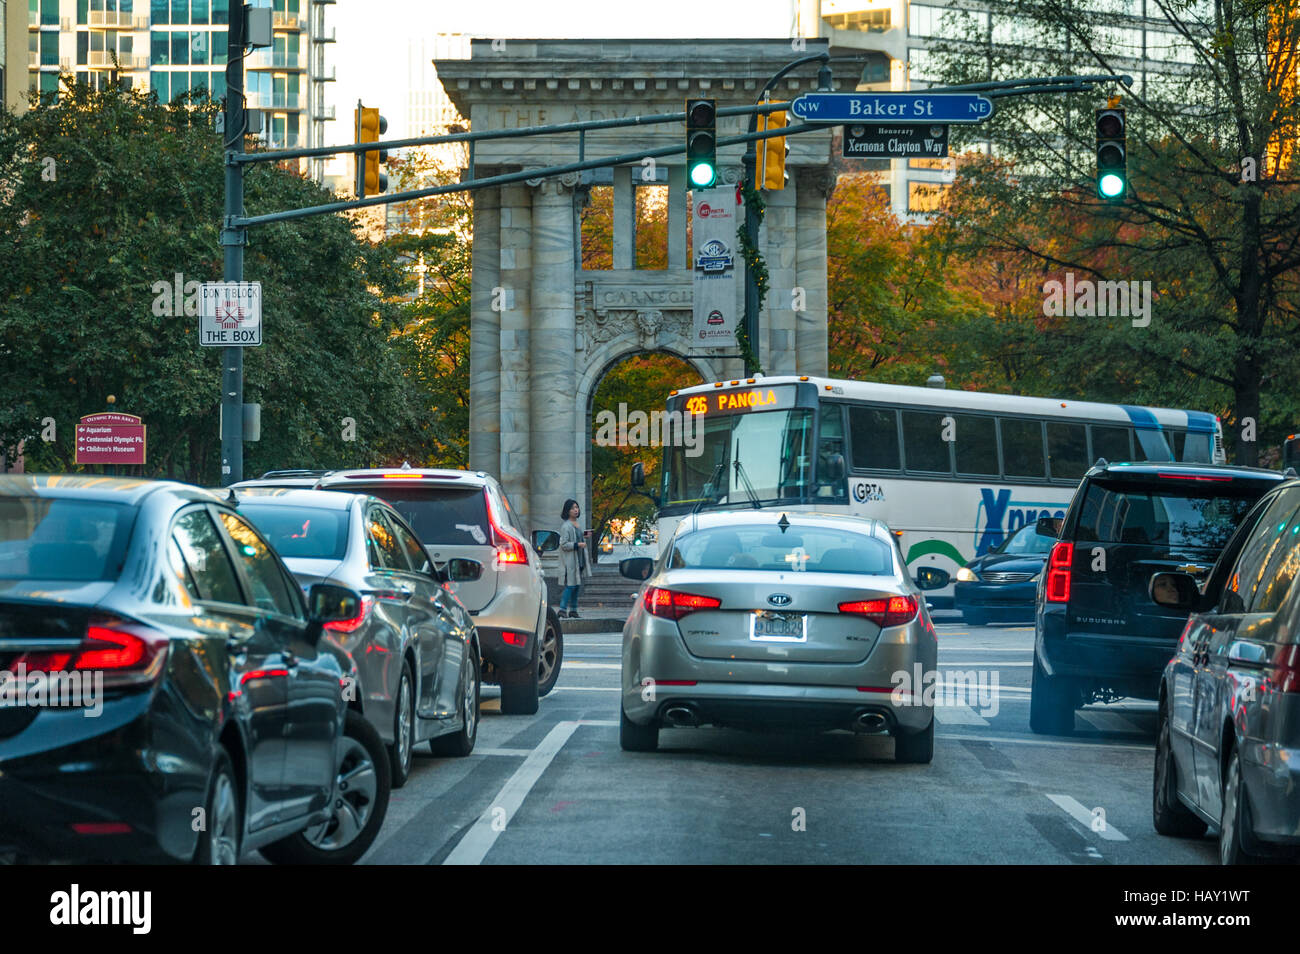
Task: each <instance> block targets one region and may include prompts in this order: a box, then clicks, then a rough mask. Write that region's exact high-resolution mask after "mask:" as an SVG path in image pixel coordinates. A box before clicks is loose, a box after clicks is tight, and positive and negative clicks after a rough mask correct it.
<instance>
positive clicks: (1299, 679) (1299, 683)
mask: <svg viewBox="0 0 1300 954" xmlns="http://www.w3.org/2000/svg"><path fill="white" fill-rule="evenodd" d="M1266 671H1267V672H1268V684H1269V685H1270V686H1272V688H1273V689H1275V690H1276V691H1278V692H1300V645H1296V644H1294V643H1293V644H1292V645H1290V646H1280V647H1278V650H1277V653H1276V654H1275V655H1274V656H1273V664H1272V666H1270V667H1269V668H1268V670H1266Z"/></svg>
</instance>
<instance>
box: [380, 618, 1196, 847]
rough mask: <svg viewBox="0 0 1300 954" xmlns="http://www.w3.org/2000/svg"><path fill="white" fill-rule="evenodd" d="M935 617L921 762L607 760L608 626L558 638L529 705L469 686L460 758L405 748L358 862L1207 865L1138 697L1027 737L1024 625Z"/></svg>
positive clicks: (851, 748)
mask: <svg viewBox="0 0 1300 954" xmlns="http://www.w3.org/2000/svg"><path fill="white" fill-rule="evenodd" d="M938 628H939V640H940V642H939V664H940V669H941V671H942V672H943V673H944V676H943V677H942V679H943V682H944V684H945V685H947V686H955V687H957V688H953V689H948V690H940V695H939V697H938V701H939V702H940V703H941V704H940V705H938V706H937V708H936V713H937V716H936V717H937V718H938V719H939V720H940V721H939V724H938V727H937V734H936V741H935V754H934V762H933V763H932V764H930V765H924V766H917V765H896V764H894V762H893V760H892V755H893V741H892V740H891V739H890V738H888V737H887V736H886V737H862V736H852V735H849V734H847V733H843V734H841V733H832V734H827V735H820V736H810V735H762V734H754V733H748V732H740V731H733V730H724V729H715V728H702V729H689V728H683V729H666V730H664V731H662V732H661V733H660V751H659V752H657V753H649V754H639V753H626V752H623V751H622V750H621V749H620V748H619V744H618V722H617V719H618V691H617V689H618V685H619V668H620V665H619V647H620V635H619V634H618V633H600V634H589V635H568V636H566V638H565V660H564V667H563V671H562V674H561V677H560V682H559V684H558V685H557V686H556V688H555V690H554V691H552V693H551V694H550V695H548V696H547V697H546V698H544V699H542V701H541V708H540V711H539V712H538V713H537V715H535V716H527V717H525V716H503V715H501V714H500V711H499V701H498V697H497V694H496V691H495V690H494V689H493V688H492V687H485V689H484V706H483V720H482V725H481V728H480V730H479V737H478V745H477V748H476V749H475V752H474V754H473V755H471V756H470V757H468V758H464V759H446V758H434V757H432V756H430V755H429V754H428V752H427V748H426V747H424V746H421V747H420V748H419V749H417V755H416V764H415V768H414V770H413V773H412V777H411V779H410V781H409V782H408V783H407V784H406V786H405V787H404V788H402V789H401V790H399V791H396V792H394V793H393V797H392V801H391V804H390V806H389V814H388V818H387V820H386V821H385V824H384V828H383V830H382V831H381V833H380V836H379V838H378V839H377V840H376V842H375V845H374V846H373V847H372V848H371V850H370V852H369V853H368V854H367V856H366V857H365V859H363V862H365V863H375V864H449V863H450V864H456V863H468V864H530V863H546V864H564V863H620V864H626V863H651V864H653V863H677V864H680V863H697V862H698V863H740V864H751V863H786V864H788V863H810V862H811V863H854V864H862V863H867V864H879V863H892V862H899V863H913V864H1163V863H1179V864H1213V863H1215V861H1216V852H1215V843H1214V841H1213V840H1212V838H1211V837H1206V838H1202V839H1198V840H1192V841H1183V840H1178V839H1171V838H1163V837H1161V836H1160V835H1157V834H1156V833H1155V831H1154V830H1153V829H1152V827H1151V773H1152V760H1153V741H1154V734H1155V711H1154V706H1153V705H1152V704H1149V703H1139V702H1122V703H1118V704H1115V705H1110V706H1091V707H1089V708H1087V709H1084V710H1081V711H1080V713H1079V714H1078V717H1077V719H1076V723H1077V725H1076V732H1075V734H1074V735H1073V736H1071V737H1069V738H1055V737H1044V736H1037V735H1034V734H1032V733H1031V732H1030V731H1029V679H1030V665H1031V660H1032V647H1033V631H1032V629H1031V628H1030V627H1027V626H1008V627H992V626H990V627H975V628H970V627H966V626H964V625H960V624H956V623H941V624H939V627H938ZM961 674H970V675H966V676H963V675H961ZM972 683H973V684H974V687H975V688H974V691H967V690H966V689H965V688H964V687H965V686H968V685H970V684H972ZM981 690H982V691H981ZM1098 811H1100V812H1103V813H1104V820H1103V818H1102V816H1101V815H1099V814H1098Z"/></svg>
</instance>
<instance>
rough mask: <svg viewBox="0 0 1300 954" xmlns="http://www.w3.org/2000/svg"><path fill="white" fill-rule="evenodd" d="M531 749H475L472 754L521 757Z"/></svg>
mask: <svg viewBox="0 0 1300 954" xmlns="http://www.w3.org/2000/svg"><path fill="white" fill-rule="evenodd" d="M531 751H532V749H475V750H474V752H473V754H474V755H509V756H515V757H517V758H523V757H525V756H527V755H528V753H529V752H531Z"/></svg>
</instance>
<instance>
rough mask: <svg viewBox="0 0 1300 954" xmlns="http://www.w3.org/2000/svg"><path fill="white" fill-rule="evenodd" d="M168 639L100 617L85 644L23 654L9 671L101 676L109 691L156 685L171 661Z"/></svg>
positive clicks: (139, 626)
mask: <svg viewBox="0 0 1300 954" xmlns="http://www.w3.org/2000/svg"><path fill="white" fill-rule="evenodd" d="M167 642H168V640H167V636H166V635H164V634H163V633H160V632H158V631H157V630H154V629H150V628H149V627H147V626H144V625H142V624H140V623H135V622H131V621H129V620H122V619H116V618H105V617H100V618H97V619H94V620H92V621H91V623H90V624H89V625H88V626H87V627H86V635H85V636H84V637H82V640H81V643H80V645H78V646H75V647H69V648H68V649H58V650H52V651H48V652H30V653H23V654H22V655H20V656H18V657H17V658H16V659H14V660H13V661H12V662H11V663H10V664H9V665H8V666H7V667H5V668H6V669H8V670H9V671H11V672H19V667H20V666H21V667H22V671H23V672H24V673H26V674H27V675H32V674H35V673H44V674H47V675H48V674H50V673H57V672H67V673H70V672H84V673H101V674H102V676H103V686H104V687H105V688H121V687H123V686H134V685H140V684H144V683H150V682H153V681H154V680H155V679H157V678H158V676H159V674H160V673H161V672H162V667H163V662H164V661H165V660H166V658H167Z"/></svg>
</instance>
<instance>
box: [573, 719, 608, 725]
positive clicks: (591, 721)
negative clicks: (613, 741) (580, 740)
mask: <svg viewBox="0 0 1300 954" xmlns="http://www.w3.org/2000/svg"><path fill="white" fill-rule="evenodd" d="M578 725H603V726H615V725H618V723H617V722H615V721H614V720H613V719H579V720H578Z"/></svg>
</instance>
